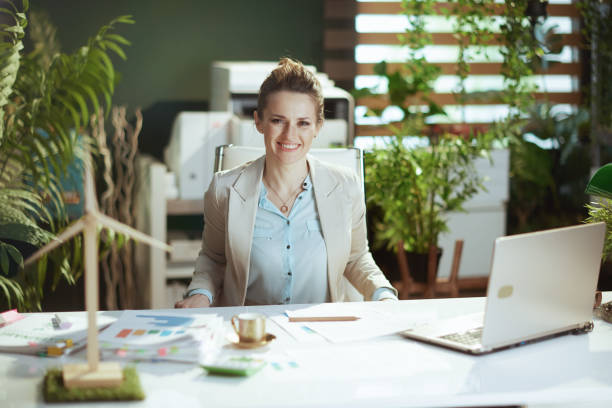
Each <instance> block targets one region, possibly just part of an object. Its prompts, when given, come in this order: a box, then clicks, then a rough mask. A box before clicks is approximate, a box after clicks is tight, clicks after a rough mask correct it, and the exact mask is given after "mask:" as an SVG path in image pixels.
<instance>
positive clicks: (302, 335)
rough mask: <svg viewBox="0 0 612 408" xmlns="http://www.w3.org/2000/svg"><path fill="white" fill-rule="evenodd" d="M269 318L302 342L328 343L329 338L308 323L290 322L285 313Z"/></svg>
mask: <svg viewBox="0 0 612 408" xmlns="http://www.w3.org/2000/svg"><path fill="white" fill-rule="evenodd" d="M269 319H270V320H272V321H273V322H274V323H276V324H277V325H278V326H280V327H281V328H282V329H283V330H284V331H286V332H287V333H289V335H290V336H291V337H293V338H294V339H295V340H296V341H298V342H300V343H327V339H325V338H324V337H322V336H321V335H320V334H319V333H317V332H315V331H314V330H312V329H311V328H310V327H308V326H307V325H306V323H298V322H295V323H292V322H289V318H288V317H287V316H286V315H284V314H283V315H274V316H269Z"/></svg>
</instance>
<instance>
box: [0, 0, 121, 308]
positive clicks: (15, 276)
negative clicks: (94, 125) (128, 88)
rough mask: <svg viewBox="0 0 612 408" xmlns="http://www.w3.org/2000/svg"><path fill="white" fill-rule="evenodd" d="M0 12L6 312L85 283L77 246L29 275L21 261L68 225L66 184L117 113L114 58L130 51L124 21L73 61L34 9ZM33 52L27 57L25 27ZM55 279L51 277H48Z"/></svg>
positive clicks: (0, 239)
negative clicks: (96, 118)
mask: <svg viewBox="0 0 612 408" xmlns="http://www.w3.org/2000/svg"><path fill="white" fill-rule="evenodd" d="M5 5H6V6H5V7H6V8H2V9H0V13H2V14H3V16H4V17H5V19H4V20H3V21H8V22H7V23H5V24H2V25H0V35H1V36H2V41H0V78H2V80H1V81H0V305H3V306H15V305H16V306H18V307H19V308H20V309H24V310H36V309H40V305H41V304H40V300H41V298H42V296H43V286H44V284H45V282H46V280H47V279H49V278H50V279H51V282H52V285H53V286H54V285H56V284H57V283H58V282H59V280H61V279H65V280H67V281H68V282H69V283H73V282H74V281H75V280H76V279H77V278H78V277H79V274H80V271H81V268H80V265H81V259H80V252H81V251H80V241H79V240H74V241H73V243H71V245H70V246H66V245H63V246H61V247H60V248H58V249H57V250H55V251H54V252H53V253H52V254H51V255H50V256H49V257H46V256H45V257H43V258H42V259H41V260H40V261H39V262H38V263H37V264H36V265H34V266H32V267H27V268H24V267H23V261H24V257H26V256H27V254H28V253H30V252H32V250H33V249H34V248H36V247H40V246H42V245H44V244H45V243H47V242H49V241H50V240H51V239H53V237H54V236H55V234H57V233H60V232H61V231H62V230H63V229H64V228H65V227H66V226H67V225H68V223H69V221H70V220H69V219H68V216H67V214H66V211H65V207H64V201H63V197H62V187H61V182H60V181H61V180H60V179H61V177H62V176H63V175H64V174H66V172H67V168H68V166H69V165H70V164H71V163H73V162H74V160H75V157H77V156H78V155H79V152H80V151H81V149H80V148H79V145H80V144H90V143H91V139H90V138H88V137H84V136H81V134H82V133H83V130H84V129H85V128H86V127H87V126H88V125H89V122H90V115H91V114H94V113H97V112H98V111H99V109H100V108H101V107H102V106H104V105H105V107H106V108H107V109H108V108H110V105H111V96H112V94H113V91H114V86H115V83H116V79H117V78H116V73H115V70H114V67H113V63H112V62H111V58H110V55H111V53H115V54H117V55H119V56H120V57H121V58H125V55H124V53H123V50H122V47H123V46H125V45H126V44H128V42H127V41H126V40H125V39H124V38H123V37H121V36H119V35H117V34H115V33H112V30H113V29H114V26H115V25H116V24H119V23H132V20H131V18H130V17H127V16H123V17H119V18H117V19H115V20H113V21H111V22H110V23H109V24H108V25H105V26H103V27H102V28H101V29H100V30H99V31H98V33H97V34H96V35H95V36H94V37H93V38H91V39H90V40H89V41H88V42H87V44H86V45H85V46H83V47H81V48H79V49H78V50H77V51H76V52H74V53H72V54H65V53H61V52H59V51H56V50H57V49H58V47H57V46H56V44H55V43H54V41H53V40H54V31H53V30H52V29H50V26H49V25H48V24H47V22H46V21H45V20H42V21H38V23H36V21H37V20H36V18H35V16H30V15H26V12H27V11H28V5H29V4H28V1H27V0H23V2H22V5H23V8H22V9H20V8H17V7H16V6H15V5H14V4H13V3H12V2H11V1H7V2H5ZM29 22H30V23H34V24H32V25H31V27H32V29H31V30H30V40H31V42H32V43H33V50H32V51H31V52H28V53H24V52H23V48H24V45H23V38H24V36H25V29H26V27H27V26H28V23H29ZM48 271H49V276H47V272H48Z"/></svg>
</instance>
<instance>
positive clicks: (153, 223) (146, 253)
mask: <svg viewBox="0 0 612 408" xmlns="http://www.w3.org/2000/svg"><path fill="white" fill-rule="evenodd" d="M138 169H139V173H138V174H139V183H138V213H137V217H136V219H137V228H138V229H139V230H141V231H144V232H146V233H148V234H149V235H151V236H152V237H154V238H156V239H158V240H160V241H164V242H168V243H170V244H171V245H173V244H174V246H173V247H174V249H175V250H174V251H173V253H172V254H167V253H166V252H164V251H162V250H161V249H157V248H151V247H148V246H146V245H140V244H138V245H137V246H136V268H137V271H138V272H137V273H138V279H139V287H140V288H141V291H142V293H141V295H142V299H143V307H145V308H150V309H161V308H172V307H174V303H175V302H176V301H177V300H179V299H181V298H182V294H183V292H184V289H185V288H186V284H185V282H188V281H189V279H191V276H192V274H193V270H194V266H195V260H196V257H195V256H193V251H194V245H197V244H196V243H195V242H185V241H183V240H178V241H173V240H171V239H169V236H170V234H169V232H168V222H167V221H168V216H172V215H198V214H200V215H201V214H202V212H203V208H204V207H203V206H204V203H203V200H178V199H177V200H167V199H166V173H167V168H166V166H165V165H164V164H163V163H160V162H157V161H155V160H153V159H151V158H148V157H141V158H139V163H138ZM203 195H204V193H202V196H203ZM190 254H191V256H192V257H193V259H189V258H190V257H191V256H190Z"/></svg>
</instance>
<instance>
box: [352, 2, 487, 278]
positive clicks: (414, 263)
mask: <svg viewBox="0 0 612 408" xmlns="http://www.w3.org/2000/svg"><path fill="white" fill-rule="evenodd" d="M464 3H466V4H462V7H463V6H474V7H473V8H472V9H473V12H472V14H469V13H465V12H464V13H463V14H461V13H462V10H463V9H462V8H461V7H459V6H457V8H456V10H454V14H455V15H458V16H459V18H458V19H457V23H456V27H455V30H456V35H457V36H460V37H461V38H463V39H464V40H462V41H460V42H459V45H460V52H459V61H458V63H457V70H458V73H457V74H458V76H459V77H460V79H461V84H462V85H461V90H460V91H459V92H457V99H458V101H459V102H460V103H461V104H464V103H466V101H467V100H468V96H469V95H467V94H466V92H465V88H464V86H463V81H464V80H465V78H466V77H467V73H468V70H469V68H468V64H467V63H466V58H467V57H466V53H465V52H464V51H465V48H466V47H467V46H469V45H471V44H476V43H477V42H478V40H479V38H480V37H486V36H487V35H490V33H489V32H488V31H487V29H483V28H480V26H479V17H486V15H485V14H486V13H485V11H482V10H480V8H479V7H478V6H477V5H475V4H472V3H473V2H470V1H467V2H464ZM402 8H403V14H405V15H406V17H407V19H408V21H409V27H410V28H409V29H408V30H406V32H405V33H404V34H403V35H402V36H400V40H401V42H402V45H403V46H404V47H405V48H406V51H407V54H408V57H407V59H406V62H405V63H403V64H400V68H399V69H397V70H395V71H393V72H390V70H389V65H388V64H387V63H386V62H384V61H383V62H381V63H379V64H376V65H375V67H374V74H376V75H378V76H379V77H381V78H382V79H383V83H385V84H386V85H387V90H386V92H385V93H384V94H380V93H376V90H368V89H361V90H357V91H356V92H355V95H356V97H357V98H360V104H365V105H368V106H369V107H370V108H369V111H368V114H369V115H372V116H381V115H382V113H383V110H384V109H385V108H387V107H388V106H393V107H394V108H396V109H398V110H399V111H401V113H402V118H401V120H400V121H398V122H395V123H391V124H389V125H387V128H388V129H389V131H390V133H391V137H390V138H389V140H388V141H387V143H386V145H385V146H384V147H383V148H374V149H373V151H372V152H370V153H368V154H366V170H365V182H366V197H367V202H368V211H369V218H370V228H371V230H372V232H373V235H374V239H373V241H374V248H375V256H376V255H377V251H376V248H380V247H381V246H385V247H386V248H387V250H392V251H394V252H396V253H397V256H398V261H399V262H398V263H399V265H400V268H399V269H403V268H404V266H403V265H406V264H407V265H408V269H409V270H410V276H411V278H412V279H413V280H415V281H418V282H425V281H430V282H431V279H432V273H437V270H433V271H432V268H431V267H430V266H429V265H430V264H433V265H434V267H433V269H436V266H435V265H437V263H438V262H437V261H438V260H439V257H440V255H441V251H440V250H439V248H438V241H439V237H440V234H442V233H443V232H445V231H447V230H448V226H447V214H448V213H449V212H453V211H461V210H462V209H463V207H462V206H463V204H464V203H465V202H466V201H467V200H468V199H469V198H471V197H472V196H474V195H475V194H476V193H477V192H478V191H479V190H480V189H481V188H483V186H482V181H483V180H481V179H480V178H479V176H478V173H477V172H476V169H475V167H474V160H475V159H476V158H477V157H481V156H487V154H488V151H489V149H490V147H491V144H492V141H493V135H494V133H493V132H472V131H471V130H470V128H469V127H468V126H467V125H465V124H462V125H454V126H447V127H443V126H440V125H429V124H427V122H428V119H429V118H431V117H433V116H445V115H446V114H445V112H444V110H443V109H442V108H441V107H440V106H439V105H438V104H437V103H436V102H435V100H434V98H432V97H431V93H432V91H433V82H434V80H435V79H436V78H437V77H438V75H439V74H440V68H439V66H437V65H435V64H432V63H430V62H428V61H427V60H426V59H425V57H424V56H423V52H422V51H423V49H424V47H425V46H427V45H429V44H431V43H432V38H431V34H429V33H428V32H427V30H426V27H425V24H426V21H425V16H428V15H433V14H437V13H438V11H437V8H436V2H435V1H433V0H426V1H416V0H403V1H402ZM472 9H470V10H472ZM474 13H476V17H474V15H473V14H474ZM462 16H463V17H462ZM376 98H378V101H376V100H375V99H376ZM381 98H384V99H386V101H385V102H384V103H380V102H379V101H380V99H381ZM445 129H446V130H445ZM453 129H454V130H459V131H458V132H456V133H455V134H451V133H450V132H449V131H448V130H453ZM415 141H416V142H415ZM405 258H407V259H405ZM432 258H433V259H432ZM382 263H383V264H384V261H383V262H382ZM383 269H384V265H383ZM397 270H398V268H397V267H392V268H388V270H386V271H385V272H386V273H387V274H388V275H389V278H390V279H391V280H392V281H397V280H400V276H399V274H398V273H397V272H395V273H393V272H391V271H397ZM402 275H404V276H405V272H404V271H402Z"/></svg>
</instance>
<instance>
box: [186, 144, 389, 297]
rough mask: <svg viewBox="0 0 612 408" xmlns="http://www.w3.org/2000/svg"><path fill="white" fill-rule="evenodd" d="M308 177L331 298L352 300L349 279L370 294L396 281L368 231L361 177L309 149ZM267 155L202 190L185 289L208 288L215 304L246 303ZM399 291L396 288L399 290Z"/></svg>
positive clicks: (220, 176) (226, 173)
mask: <svg viewBox="0 0 612 408" xmlns="http://www.w3.org/2000/svg"><path fill="white" fill-rule="evenodd" d="M307 160H308V164H309V167H310V178H311V180H312V185H313V189H314V194H315V201H316V206H317V210H318V212H319V218H320V221H321V230H322V233H323V239H324V240H325V245H326V246H327V254H328V256H327V271H328V274H327V277H328V285H329V291H330V295H331V300H332V302H342V301H345V300H348V298H347V293H348V289H347V286H348V285H346V281H345V280H344V279H343V278H344V277H346V279H347V280H348V281H349V282H350V283H351V284H352V285H353V286H354V287H355V288H356V289H357V290H358V291H359V292H360V293H361V294H362V295H363V296H364V298H365V299H366V300H369V299H371V298H372V295H373V293H374V291H375V290H376V289H378V288H380V287H387V288H391V289H392V290H394V291H395V289H393V287H392V286H391V284H390V283H389V281H388V280H387V279H386V278H385V276H384V275H383V273H382V272H381V270H380V269H379V268H378V266H377V265H376V263H375V262H374V259H373V258H372V254H371V253H370V251H369V248H368V243H367V237H366V223H365V202H364V197H363V192H362V189H361V182H360V181H359V179H358V178H357V176H356V175H355V174H354V173H353V172H351V171H350V170H348V169H346V168H343V167H338V166H333V165H330V164H327V163H323V162H321V161H319V160H317V159H316V158H314V157H312V156H310V155H308V156H307ZM264 164H265V156H262V157H260V158H259V159H257V160H255V161H253V162H249V163H246V164H244V165H243V166H239V167H237V168H234V169H231V170H227V171H223V172H218V173H216V174H215V175H214V177H213V180H212V182H211V184H210V187H209V189H208V191H207V192H206V194H205V195H204V232H203V236H202V249H201V251H200V255H199V256H198V258H197V260H196V266H195V272H194V274H193V278H192V280H191V284H190V285H189V287H188V288H187V291H190V290H193V289H198V288H201V289H207V290H209V291H210V292H211V293H212V294H213V296H214V301H213V305H215V306H237V305H244V304H245V299H246V291H247V282H248V280H249V265H250V255H251V244H252V239H253V227H254V223H255V214H256V211H257V202H258V199H259V192H260V185H261V178H262V175H263V169H264ZM395 292H396V294H397V291H395Z"/></svg>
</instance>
